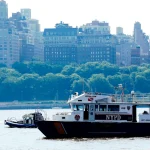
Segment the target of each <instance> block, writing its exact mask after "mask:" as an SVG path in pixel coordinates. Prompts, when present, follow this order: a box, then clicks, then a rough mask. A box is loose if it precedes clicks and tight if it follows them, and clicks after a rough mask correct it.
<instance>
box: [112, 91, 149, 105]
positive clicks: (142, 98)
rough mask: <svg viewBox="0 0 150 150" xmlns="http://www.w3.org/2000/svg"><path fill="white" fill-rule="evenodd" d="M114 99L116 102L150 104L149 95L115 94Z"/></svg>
mask: <svg viewBox="0 0 150 150" xmlns="http://www.w3.org/2000/svg"><path fill="white" fill-rule="evenodd" d="M114 98H115V100H116V102H138V103H146V102H147V103H149V102H150V94H149V93H142V94H123V95H122V94H121V95H120V94H115V95H114Z"/></svg>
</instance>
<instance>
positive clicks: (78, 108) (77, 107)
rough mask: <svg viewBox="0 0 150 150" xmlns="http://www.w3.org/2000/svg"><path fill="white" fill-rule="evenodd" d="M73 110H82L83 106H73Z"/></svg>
mask: <svg viewBox="0 0 150 150" xmlns="http://www.w3.org/2000/svg"><path fill="white" fill-rule="evenodd" d="M73 110H74V111H79V110H83V105H73Z"/></svg>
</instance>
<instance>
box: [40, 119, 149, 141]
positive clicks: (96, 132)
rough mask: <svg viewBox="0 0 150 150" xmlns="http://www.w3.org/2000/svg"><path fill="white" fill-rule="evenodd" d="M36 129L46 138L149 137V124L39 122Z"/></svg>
mask: <svg viewBox="0 0 150 150" xmlns="http://www.w3.org/2000/svg"><path fill="white" fill-rule="evenodd" d="M37 126H38V129H39V130H40V131H41V132H42V133H43V134H44V135H45V136H46V137H47V138H72V137H83V138H97V137H144V136H150V123H139V122H121V123H117V122H114V123H112V122H111V123H106V122H105V123H104V122H61V121H39V122H37Z"/></svg>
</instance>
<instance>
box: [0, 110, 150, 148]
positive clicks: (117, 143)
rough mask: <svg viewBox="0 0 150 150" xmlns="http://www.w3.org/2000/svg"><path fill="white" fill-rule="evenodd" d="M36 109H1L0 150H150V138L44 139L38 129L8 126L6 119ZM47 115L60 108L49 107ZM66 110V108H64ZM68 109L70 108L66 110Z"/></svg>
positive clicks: (17, 116) (18, 116) (20, 115)
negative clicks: (5, 122) (5, 123)
mask: <svg viewBox="0 0 150 150" xmlns="http://www.w3.org/2000/svg"><path fill="white" fill-rule="evenodd" d="M34 111H35V110H0V150H150V138H148V137H147V138H100V139H86V138H84V139H62V140H61V139H57V140H54V139H44V135H43V134H42V133H41V132H40V131H39V130H38V129H37V128H35V129H18V128H8V127H7V126H6V125H4V120H5V119H7V118H10V117H16V118H18V119H19V118H21V117H22V116H23V115H24V114H26V113H32V112H34ZM44 111H45V112H47V116H48V117H49V118H50V116H51V115H52V114H54V113H56V112H61V111H62V110H58V109H47V110H44ZM63 111H64V109H63ZM66 111H68V110H66ZM141 130H142V129H141Z"/></svg>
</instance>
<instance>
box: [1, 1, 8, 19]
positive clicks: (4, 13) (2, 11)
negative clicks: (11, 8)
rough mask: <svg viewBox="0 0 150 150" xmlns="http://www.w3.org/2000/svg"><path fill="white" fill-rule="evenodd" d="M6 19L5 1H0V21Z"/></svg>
mask: <svg viewBox="0 0 150 150" xmlns="http://www.w3.org/2000/svg"><path fill="white" fill-rule="evenodd" d="M6 19H8V6H7V3H6V1H4V0H0V20H6Z"/></svg>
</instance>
